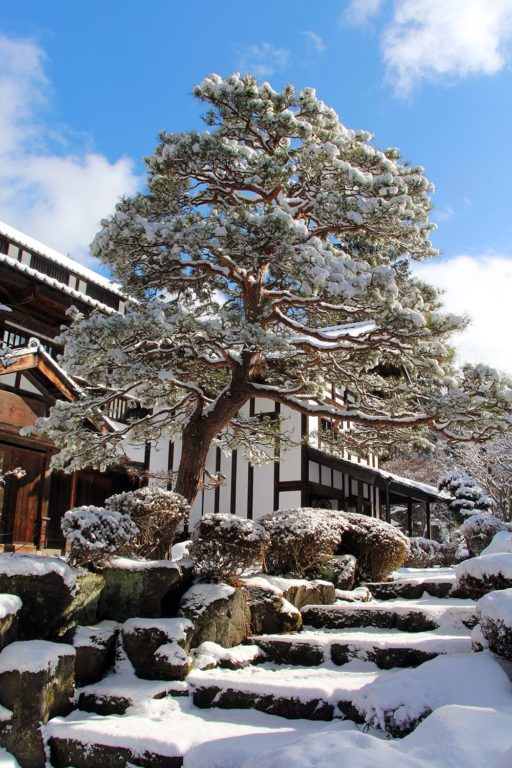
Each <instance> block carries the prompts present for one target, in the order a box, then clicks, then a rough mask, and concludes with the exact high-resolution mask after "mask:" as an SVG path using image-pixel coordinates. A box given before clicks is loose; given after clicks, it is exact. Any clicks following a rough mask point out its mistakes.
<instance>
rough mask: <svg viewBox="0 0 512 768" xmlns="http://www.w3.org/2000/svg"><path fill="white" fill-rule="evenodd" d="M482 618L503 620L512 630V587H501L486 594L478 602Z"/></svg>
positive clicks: (479, 615)
mask: <svg viewBox="0 0 512 768" xmlns="http://www.w3.org/2000/svg"><path fill="white" fill-rule="evenodd" d="M476 612H477V615H478V617H479V618H480V620H481V621H482V620H486V619H487V620H492V621H495V622H502V623H503V624H505V625H506V626H507V627H508V630H509V632H512V589H500V590H496V591H494V592H489V594H487V595H484V596H483V597H481V598H480V600H479V601H478V602H477V604H476Z"/></svg>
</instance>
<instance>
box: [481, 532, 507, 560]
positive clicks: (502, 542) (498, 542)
mask: <svg viewBox="0 0 512 768" xmlns="http://www.w3.org/2000/svg"><path fill="white" fill-rule="evenodd" d="M498 552H508V553H509V554H512V533H510V532H509V531H498V533H497V534H496V535H495V536H494V538H493V540H492V541H491V543H490V544H489V545H488V546H487V547H486V548H485V549H483V550H482V551H481V552H480V554H481V555H495V554H497V553H498Z"/></svg>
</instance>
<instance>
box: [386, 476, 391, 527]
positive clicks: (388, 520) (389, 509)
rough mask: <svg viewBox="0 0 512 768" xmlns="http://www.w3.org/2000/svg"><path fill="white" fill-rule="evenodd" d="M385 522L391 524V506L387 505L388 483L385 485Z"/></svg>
mask: <svg viewBox="0 0 512 768" xmlns="http://www.w3.org/2000/svg"><path fill="white" fill-rule="evenodd" d="M386 522H387V523H390V522H391V504H390V503H389V483H386Z"/></svg>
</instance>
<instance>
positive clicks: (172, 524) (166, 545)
mask: <svg viewBox="0 0 512 768" xmlns="http://www.w3.org/2000/svg"><path fill="white" fill-rule="evenodd" d="M105 506H106V507H107V508H108V509H112V510H114V511H115V512H120V513H121V514H123V515H129V516H130V517H131V518H132V520H133V521H134V522H135V524H136V525H137V528H138V529H139V533H138V535H137V537H136V538H135V539H134V540H133V542H132V545H131V547H130V551H131V554H134V555H137V556H138V557H143V558H145V559H147V560H169V559H170V557H171V550H172V544H173V541H174V539H175V538H176V533H177V531H178V528H179V526H180V525H181V523H182V522H183V521H184V520H186V519H187V518H188V515H189V513H190V505H189V504H188V502H187V501H186V499H184V498H183V496H180V494H179V493H174V492H173V491H166V490H165V489H164V488H159V487H158V486H156V485H152V486H148V487H147V488H139V489H138V490H136V491H128V492H127V493H118V494H116V495H115V496H110V498H108V499H107V500H106V501H105Z"/></svg>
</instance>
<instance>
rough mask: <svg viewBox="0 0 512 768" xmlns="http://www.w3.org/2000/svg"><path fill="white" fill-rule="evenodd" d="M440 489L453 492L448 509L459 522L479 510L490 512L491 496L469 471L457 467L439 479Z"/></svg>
mask: <svg viewBox="0 0 512 768" xmlns="http://www.w3.org/2000/svg"><path fill="white" fill-rule="evenodd" d="M439 490H440V491H448V493H449V494H451V496H452V500H451V501H450V502H448V509H449V511H450V512H451V513H452V514H453V516H454V518H455V520H456V521H457V522H459V523H463V522H464V520H467V518H468V517H472V516H473V515H476V514H478V513H479V512H483V513H486V514H490V508H491V504H492V500H491V498H490V496H488V495H487V494H486V493H485V492H484V491H483V490H482V488H481V487H480V486H479V484H478V483H477V481H476V480H475V479H474V478H473V477H471V475H468V473H467V472H463V471H462V470H457V469H455V470H453V471H452V472H448V473H447V474H446V475H444V476H443V477H442V478H441V480H440V481H439Z"/></svg>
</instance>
